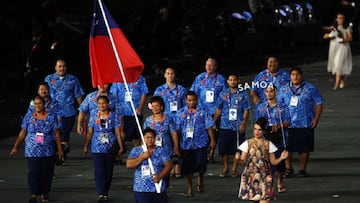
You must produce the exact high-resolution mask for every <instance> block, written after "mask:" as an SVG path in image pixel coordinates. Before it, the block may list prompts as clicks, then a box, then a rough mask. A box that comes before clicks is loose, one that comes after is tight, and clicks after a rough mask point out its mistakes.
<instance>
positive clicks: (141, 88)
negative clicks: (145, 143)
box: [110, 76, 149, 145]
mask: <svg viewBox="0 0 360 203" xmlns="http://www.w3.org/2000/svg"><path fill="white" fill-rule="evenodd" d="M128 87H129V92H128V91H127V90H126V87H125V84H124V83H113V84H112V86H111V88H110V92H111V93H112V94H114V95H117V97H118V99H119V102H120V106H121V107H122V110H123V120H124V123H123V128H124V133H125V140H124V141H133V143H134V145H138V142H139V139H140V133H139V130H138V127H137V124H136V120H135V115H134V112H133V110H132V108H131V104H130V100H132V102H133V103H134V107H135V111H136V115H137V116H138V118H139V121H140V122H142V120H143V115H142V113H143V107H144V104H145V99H146V95H147V94H148V93H149V90H148V87H147V85H146V81H145V78H144V77H143V76H140V77H139V79H138V80H137V81H136V82H133V83H128Z"/></svg>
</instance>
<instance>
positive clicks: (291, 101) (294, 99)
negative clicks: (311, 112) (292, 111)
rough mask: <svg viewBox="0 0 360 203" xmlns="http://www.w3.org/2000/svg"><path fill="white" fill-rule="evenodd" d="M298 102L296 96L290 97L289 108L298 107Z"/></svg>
mask: <svg viewBox="0 0 360 203" xmlns="http://www.w3.org/2000/svg"><path fill="white" fill-rule="evenodd" d="M298 101H299V97H298V96H291V99H290V106H297V105H298Z"/></svg>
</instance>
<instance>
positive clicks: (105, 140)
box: [100, 133, 109, 144]
mask: <svg viewBox="0 0 360 203" xmlns="http://www.w3.org/2000/svg"><path fill="white" fill-rule="evenodd" d="M100 142H101V144H109V134H107V133H102V134H100Z"/></svg>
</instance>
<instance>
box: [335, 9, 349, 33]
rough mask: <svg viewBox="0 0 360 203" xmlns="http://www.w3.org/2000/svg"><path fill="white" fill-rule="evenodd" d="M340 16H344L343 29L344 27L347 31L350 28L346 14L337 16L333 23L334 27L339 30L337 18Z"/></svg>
mask: <svg viewBox="0 0 360 203" xmlns="http://www.w3.org/2000/svg"><path fill="white" fill-rule="evenodd" d="M338 15H342V16H344V24H343V27H344V29H346V28H347V27H348V26H349V23H348V22H347V20H346V16H345V14H344V13H341V12H340V13H337V14H336V15H335V19H334V23H333V25H334V27H335V28H336V29H337V27H338V24H337V22H336V18H337V17H338Z"/></svg>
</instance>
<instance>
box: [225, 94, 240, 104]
mask: <svg viewBox="0 0 360 203" xmlns="http://www.w3.org/2000/svg"><path fill="white" fill-rule="evenodd" d="M226 98H227V100H228V106H229V108H230V107H231V92H229V93H227V94H226ZM235 105H236V108H237V107H238V106H239V93H238V91H236V97H235Z"/></svg>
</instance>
